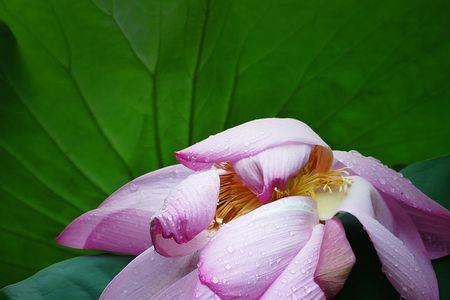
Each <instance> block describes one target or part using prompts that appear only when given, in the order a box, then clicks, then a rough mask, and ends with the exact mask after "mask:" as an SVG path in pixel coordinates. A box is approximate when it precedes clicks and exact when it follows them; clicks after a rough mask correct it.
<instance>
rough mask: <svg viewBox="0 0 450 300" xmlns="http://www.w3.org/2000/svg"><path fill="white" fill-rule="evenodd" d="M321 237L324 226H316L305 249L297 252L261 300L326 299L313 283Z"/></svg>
mask: <svg viewBox="0 0 450 300" xmlns="http://www.w3.org/2000/svg"><path fill="white" fill-rule="evenodd" d="M323 235H324V226H323V225H322V224H317V225H316V226H315V227H314V230H313V231H312V234H311V238H310V239H309V241H308V242H307V243H306V245H305V247H303V248H302V249H301V250H300V252H298V254H297V255H296V256H295V257H294V259H293V260H292V261H291V262H290V263H289V265H288V266H287V268H286V269H285V270H284V271H283V273H281V275H280V276H279V277H278V278H277V279H276V280H275V281H274V282H273V283H272V284H271V285H270V287H269V288H268V289H267V291H266V292H265V293H264V295H263V296H262V297H261V299H262V300H263V299H264V300H268V299H269V300H271V299H302V300H312V299H317V300H318V299H326V298H325V294H324V292H323V291H322V289H321V288H320V287H319V285H318V284H317V283H316V282H315V281H314V272H315V271H316V267H317V263H318V261H319V256H320V248H321V244H322V239H323Z"/></svg>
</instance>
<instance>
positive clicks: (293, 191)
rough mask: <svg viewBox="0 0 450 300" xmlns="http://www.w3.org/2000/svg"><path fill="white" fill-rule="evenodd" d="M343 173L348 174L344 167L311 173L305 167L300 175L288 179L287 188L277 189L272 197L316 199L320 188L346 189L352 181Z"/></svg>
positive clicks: (275, 198)
mask: <svg viewBox="0 0 450 300" xmlns="http://www.w3.org/2000/svg"><path fill="white" fill-rule="evenodd" d="M343 174H348V173H347V172H346V171H345V169H344V168H342V169H336V170H329V171H326V172H315V171H312V172H310V173H307V172H305V169H303V171H302V172H300V174H299V175H297V176H296V177H294V178H292V179H291V180H289V181H288V183H287V188H286V189H285V190H278V189H276V190H275V191H274V193H273V196H272V198H273V199H274V200H278V199H281V198H284V197H287V196H308V197H311V198H312V199H314V198H316V192H317V191H318V190H322V191H327V192H329V193H332V192H333V191H335V190H339V191H340V192H341V191H342V190H344V191H346V190H347V186H348V185H349V184H350V183H351V182H350V181H349V180H348V179H346V178H345V177H344V176H343Z"/></svg>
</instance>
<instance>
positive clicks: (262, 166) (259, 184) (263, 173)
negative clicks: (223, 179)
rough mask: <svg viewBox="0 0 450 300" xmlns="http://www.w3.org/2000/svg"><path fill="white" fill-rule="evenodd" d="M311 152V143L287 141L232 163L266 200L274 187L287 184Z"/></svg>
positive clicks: (282, 187)
mask: <svg viewBox="0 0 450 300" xmlns="http://www.w3.org/2000/svg"><path fill="white" fill-rule="evenodd" d="M310 153H311V146H310V145H285V146H280V147H274V148H270V149H268V150H264V151H262V152H260V153H258V154H256V155H255V156H251V157H247V158H243V159H241V160H239V161H237V162H236V163H235V164H234V165H233V167H234V169H235V170H236V173H237V174H238V175H239V177H240V178H241V179H242V181H243V182H244V183H245V185H246V186H247V187H248V188H249V189H250V190H251V191H252V192H253V193H254V194H256V195H257V197H258V199H259V200H261V202H263V203H266V202H268V201H270V199H271V198H272V194H273V190H274V188H279V189H285V188H286V181H287V180H288V179H289V178H291V177H292V176H294V175H296V174H297V173H298V172H299V171H300V169H301V168H302V167H303V166H304V165H305V164H306V163H307V162H308V159H309V156H310Z"/></svg>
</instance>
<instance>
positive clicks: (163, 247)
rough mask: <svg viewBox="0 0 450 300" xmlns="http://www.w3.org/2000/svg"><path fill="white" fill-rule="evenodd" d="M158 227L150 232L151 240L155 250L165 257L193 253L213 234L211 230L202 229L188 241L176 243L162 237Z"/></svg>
mask: <svg viewBox="0 0 450 300" xmlns="http://www.w3.org/2000/svg"><path fill="white" fill-rule="evenodd" d="M160 229H161V228H160V227H159V228H157V229H155V230H154V231H153V232H152V240H153V244H154V246H155V250H156V252H158V253H159V254H161V255H162V256H166V257H175V256H185V255H188V254H191V253H194V252H195V251H198V250H200V249H202V248H203V247H204V246H205V245H206V244H207V243H208V242H209V240H210V239H211V237H212V235H213V232H209V231H208V230H203V231H202V232H200V233H199V234H197V235H196V236H195V237H194V238H193V239H192V240H190V241H189V242H186V243H182V244H178V243H177V242H176V241H174V239H172V238H170V239H166V238H164V237H163V235H162V232H161V231H160Z"/></svg>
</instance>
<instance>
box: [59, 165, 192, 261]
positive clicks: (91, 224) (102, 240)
mask: <svg viewBox="0 0 450 300" xmlns="http://www.w3.org/2000/svg"><path fill="white" fill-rule="evenodd" d="M192 173H193V172H192V171H191V170H189V169H188V168H186V167H184V166H182V165H175V166H170V167H167V168H163V169H160V170H157V171H154V172H150V173H147V174H145V175H143V176H141V177H138V178H136V179H134V180H133V181H131V182H129V183H127V184H126V185H124V186H123V187H121V188H120V189H119V190H117V191H116V192H115V193H113V194H112V195H111V196H109V197H108V198H107V199H106V200H105V201H104V202H103V203H102V204H101V205H100V206H99V207H98V208H97V209H94V210H92V211H89V212H87V213H85V214H83V215H81V216H80V217H78V218H77V219H75V220H74V221H73V222H72V223H70V224H69V225H68V226H67V227H66V228H65V229H64V231H63V232H62V233H61V234H60V235H59V236H58V237H57V238H56V241H57V242H58V243H60V244H63V245H65V246H68V247H73V248H79V249H101V250H106V251H113V252H121V253H127V254H134V255H137V254H139V253H141V252H142V251H144V250H145V249H147V248H148V247H149V246H151V245H152V243H151V240H150V235H149V233H148V232H149V228H150V226H149V220H150V219H151V217H152V216H153V215H154V213H155V212H157V211H158V210H159V208H160V207H161V205H162V203H163V201H164V199H165V198H166V197H167V195H168V194H169V191H170V190H171V189H172V188H173V187H174V186H176V185H177V184H178V183H180V182H181V181H182V180H183V179H185V178H186V177H187V176H189V175H190V174H192Z"/></svg>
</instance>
